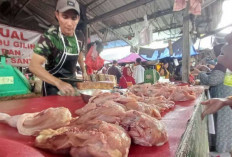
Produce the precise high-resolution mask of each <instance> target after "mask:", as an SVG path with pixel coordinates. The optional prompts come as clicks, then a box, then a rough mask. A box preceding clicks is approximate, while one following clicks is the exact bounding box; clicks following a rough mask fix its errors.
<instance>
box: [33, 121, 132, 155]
mask: <svg viewBox="0 0 232 157" xmlns="http://www.w3.org/2000/svg"><path fill="white" fill-rule="evenodd" d="M130 144H131V140H130V137H129V136H128V134H127V133H126V132H125V130H124V129H123V128H121V127H120V126H117V125H114V124H109V123H106V122H103V121H91V122H86V123H85V124H82V125H73V126H68V127H62V128H60V129H57V130H52V129H48V130H43V131H41V132H40V135H39V136H37V137H36V141H35V146H36V147H39V148H43V149H47V150H50V151H53V152H56V153H60V152H62V153H66V154H67V153H70V155H71V156H72V157H92V156H94V157H127V156H128V153H129V148H130Z"/></svg>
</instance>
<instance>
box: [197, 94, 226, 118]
mask: <svg viewBox="0 0 232 157" xmlns="http://www.w3.org/2000/svg"><path fill="white" fill-rule="evenodd" d="M227 101H228V100H227V99H226V98H224V99H223V98H221V99H219V98H214V99H209V100H207V101H203V102H201V104H202V105H205V109H204V111H203V112H202V114H201V118H202V119H204V117H205V116H206V115H208V114H212V113H215V112H217V111H218V110H220V109H221V108H222V107H224V106H225V105H227Z"/></svg>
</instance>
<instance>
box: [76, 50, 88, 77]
mask: <svg viewBox="0 0 232 157" xmlns="http://www.w3.org/2000/svg"><path fill="white" fill-rule="evenodd" d="M83 59H84V55H83V53H82V52H80V54H79V57H78V63H79V65H80V67H81V71H82V75H83V79H84V80H87V73H86V70H85V64H84V61H83Z"/></svg>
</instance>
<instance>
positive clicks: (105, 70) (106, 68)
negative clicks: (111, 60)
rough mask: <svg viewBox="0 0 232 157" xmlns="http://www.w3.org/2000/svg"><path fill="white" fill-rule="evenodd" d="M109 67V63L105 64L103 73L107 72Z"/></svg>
mask: <svg viewBox="0 0 232 157" xmlns="http://www.w3.org/2000/svg"><path fill="white" fill-rule="evenodd" d="M108 69H109V64H105V65H104V66H103V68H102V74H107V71H108Z"/></svg>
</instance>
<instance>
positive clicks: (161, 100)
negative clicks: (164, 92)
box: [144, 96, 175, 112]
mask: <svg viewBox="0 0 232 157" xmlns="http://www.w3.org/2000/svg"><path fill="white" fill-rule="evenodd" d="M144 102H145V103H147V104H150V105H154V106H156V107H157V109H159V111H161V112H163V111H165V110H168V109H171V108H173V107H174V106H175V102H173V101H170V100H168V99H166V98H165V97H164V96H156V97H148V98H146V99H145V100H144Z"/></svg>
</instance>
